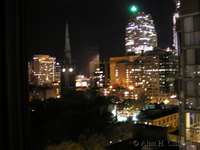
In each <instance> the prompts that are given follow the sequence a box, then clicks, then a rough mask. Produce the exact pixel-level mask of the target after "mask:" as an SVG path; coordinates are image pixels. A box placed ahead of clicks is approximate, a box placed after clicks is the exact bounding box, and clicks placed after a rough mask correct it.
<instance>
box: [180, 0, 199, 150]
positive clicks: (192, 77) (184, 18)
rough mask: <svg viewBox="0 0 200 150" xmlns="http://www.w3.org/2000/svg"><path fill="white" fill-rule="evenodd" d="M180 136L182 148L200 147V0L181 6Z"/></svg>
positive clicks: (185, 1) (186, 1)
mask: <svg viewBox="0 0 200 150" xmlns="http://www.w3.org/2000/svg"><path fill="white" fill-rule="evenodd" d="M179 21H180V23H181V24H180V25H181V26H180V27H181V39H182V43H181V45H182V46H181V49H180V53H179V56H180V63H179V66H180V75H179V76H180V77H179V81H180V82H179V83H180V85H179V87H180V88H179V90H180V91H179V100H180V117H179V118H180V122H179V124H180V128H179V131H180V137H181V145H180V146H181V149H187V150H198V149H200V146H199V145H200V59H199V58H200V0H192V1H190V0H181V5H180V18H179Z"/></svg>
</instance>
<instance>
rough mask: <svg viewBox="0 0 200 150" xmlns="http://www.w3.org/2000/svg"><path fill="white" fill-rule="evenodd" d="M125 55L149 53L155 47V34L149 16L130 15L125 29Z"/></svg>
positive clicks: (141, 13)
mask: <svg viewBox="0 0 200 150" xmlns="http://www.w3.org/2000/svg"><path fill="white" fill-rule="evenodd" d="M125 46H126V55H132V54H133V53H136V54H141V53H142V52H146V51H151V50H153V48H154V47H157V33H156V30H155V26H154V23H153V20H152V17H151V15H150V14H148V15H147V14H145V13H144V12H139V13H138V14H136V15H132V16H131V18H130V20H129V23H128V25H127V27H126V39H125Z"/></svg>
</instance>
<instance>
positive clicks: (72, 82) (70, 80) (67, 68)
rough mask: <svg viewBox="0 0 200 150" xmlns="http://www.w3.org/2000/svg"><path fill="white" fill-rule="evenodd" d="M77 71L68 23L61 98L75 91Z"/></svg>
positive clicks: (62, 67) (62, 69)
mask: <svg viewBox="0 0 200 150" xmlns="http://www.w3.org/2000/svg"><path fill="white" fill-rule="evenodd" d="M75 71H76V70H75V64H74V63H73V61H72V59H71V48H70V41H69V31H68V24H67V23H66V31H65V50H64V59H63V61H62V64H61V97H63V96H65V95H66V94H67V93H69V91H75V88H76V75H75Z"/></svg>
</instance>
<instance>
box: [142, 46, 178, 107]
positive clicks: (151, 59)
mask: <svg viewBox="0 0 200 150" xmlns="http://www.w3.org/2000/svg"><path fill="white" fill-rule="evenodd" d="M140 62H141V63H140V64H141V68H142V73H143V74H142V77H143V78H142V80H143V81H144V83H143V84H144V88H145V91H146V94H147V96H149V98H150V99H151V100H152V102H157V103H159V102H162V101H164V100H168V101H170V97H171V96H172V95H176V94H177V85H176V84H175V83H176V81H177V80H178V57H177V56H174V55H173V54H172V52H167V51H164V50H161V49H154V50H153V51H149V52H146V53H144V55H143V56H141V57H140Z"/></svg>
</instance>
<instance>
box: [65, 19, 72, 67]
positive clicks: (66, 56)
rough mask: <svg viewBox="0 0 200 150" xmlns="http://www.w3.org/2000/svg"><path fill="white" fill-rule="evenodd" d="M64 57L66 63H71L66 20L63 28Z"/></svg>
mask: <svg viewBox="0 0 200 150" xmlns="http://www.w3.org/2000/svg"><path fill="white" fill-rule="evenodd" d="M64 53H65V59H66V61H68V62H66V63H69V64H72V60H71V48H70V41H69V30H68V22H67V20H66V28H65V51H64Z"/></svg>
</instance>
